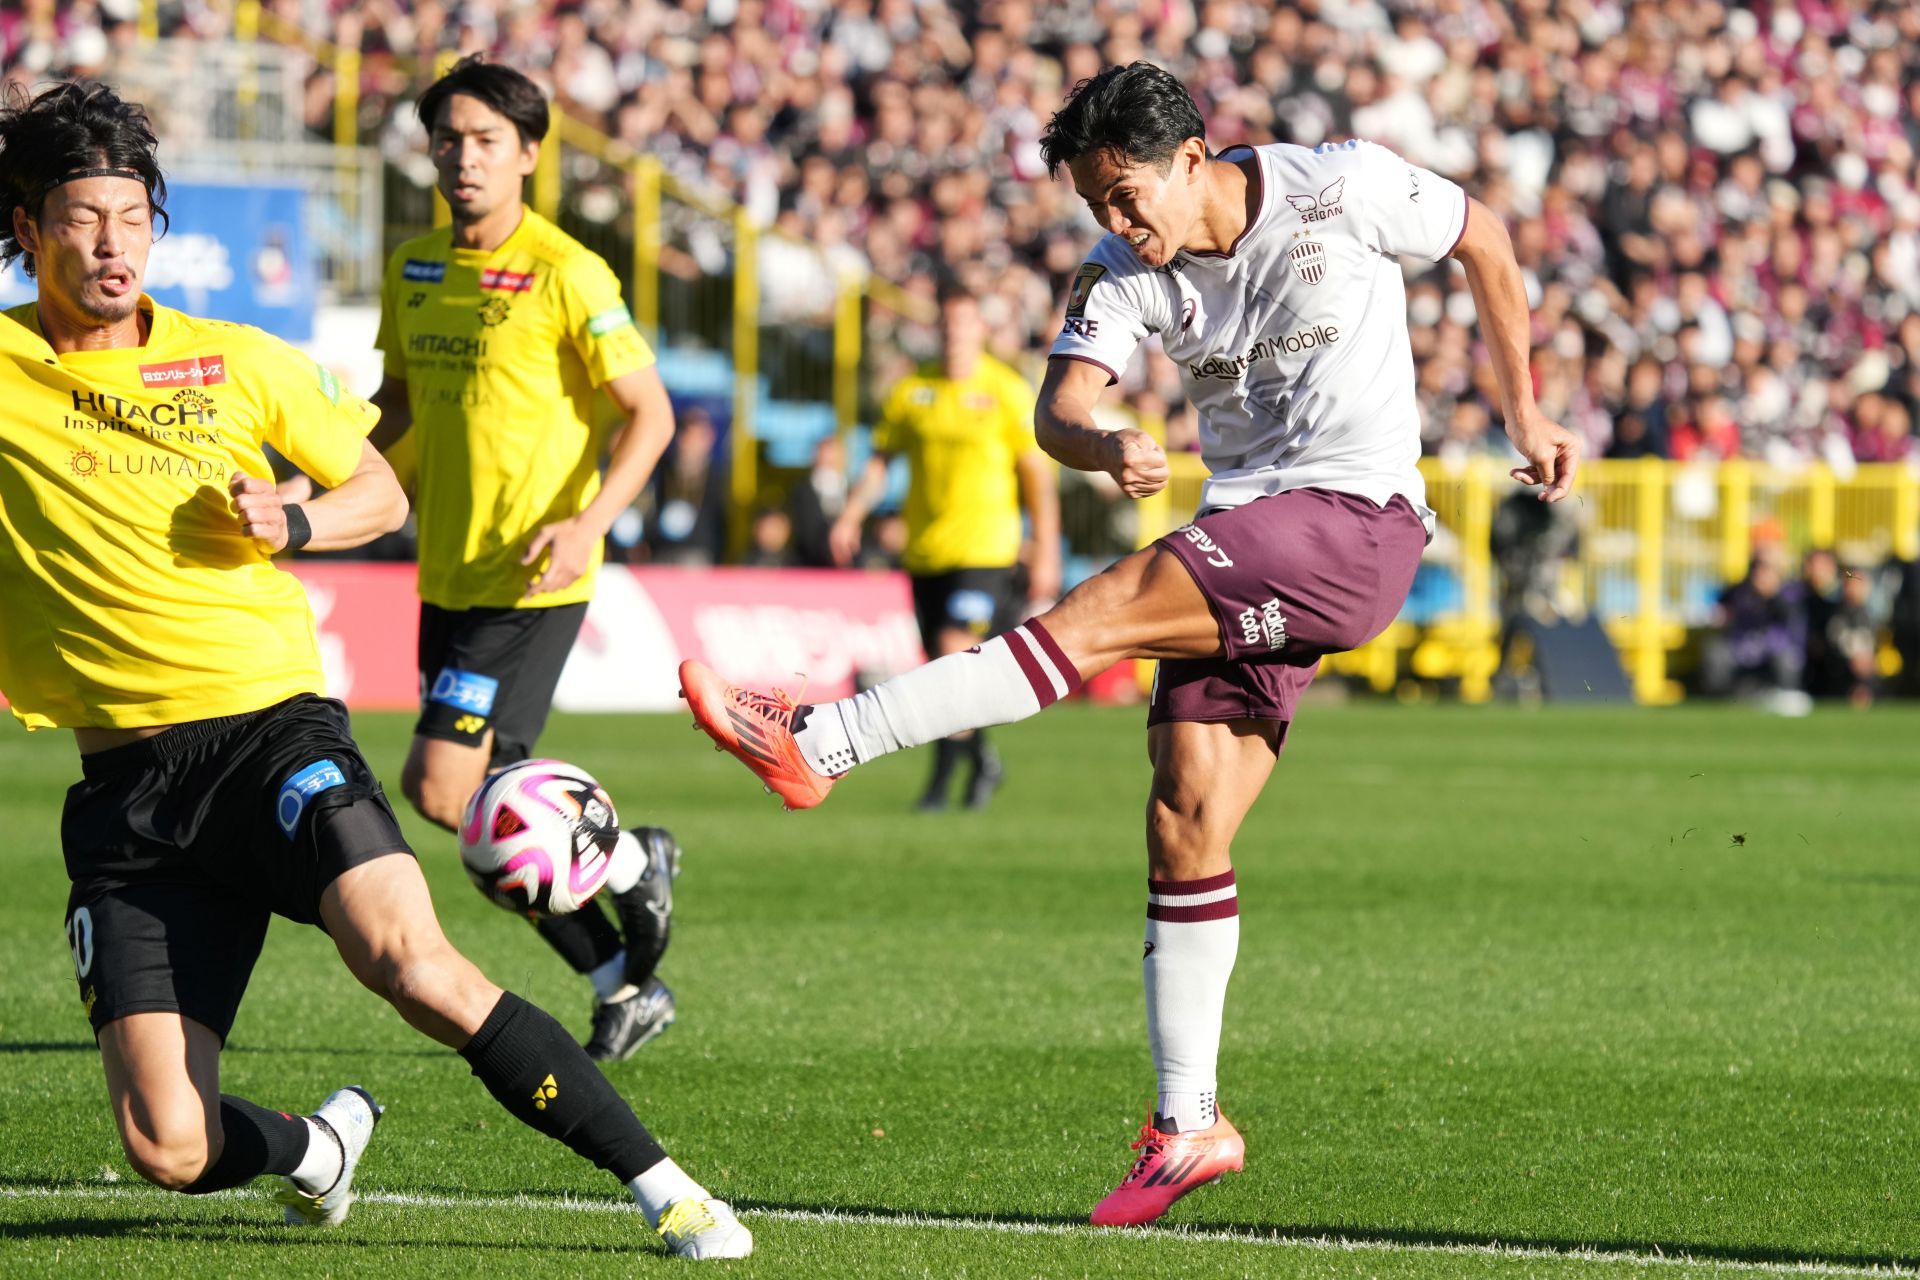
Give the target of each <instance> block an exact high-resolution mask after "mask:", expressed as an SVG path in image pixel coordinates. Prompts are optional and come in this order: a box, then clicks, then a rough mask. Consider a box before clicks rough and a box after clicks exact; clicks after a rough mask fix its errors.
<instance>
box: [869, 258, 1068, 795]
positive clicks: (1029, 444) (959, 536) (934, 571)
mask: <svg viewBox="0 0 1920 1280" xmlns="http://www.w3.org/2000/svg"><path fill="white" fill-rule="evenodd" d="M986 344H987V329H986V324H985V322H984V321H983V320H982V319H981V316H980V305H979V303H978V302H976V301H975V300H974V298H973V297H972V295H970V294H967V293H964V292H961V291H959V290H953V289H947V290H943V291H942V295H941V300H940V346H941V358H940V360H939V362H938V363H937V364H935V365H931V366H929V367H928V368H925V369H922V370H921V371H920V372H918V373H917V374H915V375H914V376H913V377H910V378H907V379H904V380H903V381H902V382H901V383H900V384H899V385H898V386H896V387H895V388H894V389H893V391H892V392H891V393H890V394H889V395H888V396H887V402H886V405H885V407H884V408H883V409H882V411H881V414H880V423H879V425H878V427H876V428H875V430H874V433H873V453H872V454H871V455H870V456H869V457H868V459H867V465H866V469H865V471H864V472H863V473H862V475H861V477H860V481H859V483H858V484H856V485H855V486H854V489H853V492H852V493H850V494H849V495H848V496H847V505H846V506H845V507H844V508H843V509H842V510H841V513H840V517H839V519H838V520H836V521H835V522H834V527H833V531H832V534H831V537H832V544H833V552H834V558H835V560H837V561H838V562H839V563H841V564H850V563H852V561H853V558H854V556H855V555H857V554H858V553H859V550H860V525H861V522H862V521H864V520H865V519H866V518H867V514H868V513H869V512H871V511H872V510H873V507H874V504H875V503H877V502H878V501H879V500H880V498H881V497H882V495H884V494H885V493H886V486H887V465H888V463H889V461H890V460H891V459H892V458H893V457H894V456H895V455H905V457H906V459H907V465H908V468H909V481H908V486H907V502H906V508H907V510H906V515H907V549H906V554H905V556H904V557H903V562H904V568H905V569H906V571H907V574H908V576H909V577H910V578H911V579H912V582H913V612H914V616H915V618H916V619H917V620H918V622H919V624H920V642H921V644H922V645H924V646H925V647H926V651H927V656H928V657H930V658H937V657H940V656H941V655H942V654H948V653H959V652H961V651H963V650H965V649H969V648H971V647H972V646H974V645H977V644H979V643H980V642H981V641H982V640H985V639H986V638H987V637H989V636H991V635H994V634H996V633H997V632H999V631H1000V630H1002V629H1003V628H1005V627H1006V626H1008V625H1009V624H1010V623H1011V622H1017V621H1018V620H1019V619H1018V618H1017V617H1012V616H1011V615H1012V614H1013V612H1014V608H1013V606H1014V604H1015V601H1014V599H1013V595H1014V568H1015V566H1016V565H1017V564H1018V563H1019V560H1020V542H1021V523H1020V513H1021V510H1022V508H1024V509H1025V511H1026V514H1027V519H1028V520H1029V521H1031V523H1032V526H1033V558H1032V562H1031V564H1029V566H1028V571H1027V585H1026V597H1027V600H1028V602H1029V603H1031V604H1035V605H1038V606H1039V607H1041V608H1044V607H1046V606H1047V605H1050V604H1052V603H1053V599H1054V597H1055V596H1057V595H1059V594H1060V507H1059V501H1058V498H1057V495H1056V493H1055V489H1054V478H1053V463H1052V462H1051V461H1050V460H1049V459H1048V458H1047V455H1046V454H1044V453H1042V452H1041V451H1040V446H1039V445H1038V444H1036V443H1035V442H1034V437H1033V388H1032V387H1030V386H1028V385H1027V381H1026V379H1024V378H1022V377H1021V376H1020V375H1019V374H1018V373H1016V372H1014V371H1013V370H1012V369H1010V368H1008V367H1007V366H1006V365H1004V364H1002V363H1001V362H1000V361H998V360H996V359H994V358H993V357H992V356H990V355H988V354H987V350H986ZM934 752H935V755H934V763H933V773H932V775H931V776H930V777H929V778H928V779H927V786H926V790H925V791H924V792H923V793H922V795H921V797H920V808H921V809H922V810H926V811H930V812H931V811H936V810H940V809H944V808H946V807H947V792H948V790H949V787H950V785H951V779H952V776H953V772H954V768H955V766H956V765H958V764H959V763H960V761H961V760H962V759H965V760H966V761H967V762H968V764H969V765H970V766H971V770H972V772H971V775H970V776H969V778H968V780H967V787H966V804H967V807H968V808H970V809H979V808H984V807H985V806H986V804H987V802H988V801H989V800H991V799H992V797H993V793H994V791H995V790H996V789H997V788H998V787H999V785H1000V781H1001V778H1002V776H1003V774H1002V766H1001V763H1000V760H999V757H998V756H997V755H996V754H995V753H994V751H993V749H992V748H991V747H990V746H988V745H987V736H986V734H985V732H983V731H981V730H974V731H972V732H969V733H961V734H956V735H955V736H953V737H951V738H942V739H940V741H938V742H937V743H935V744H934Z"/></svg>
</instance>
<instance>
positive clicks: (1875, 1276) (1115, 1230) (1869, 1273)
mask: <svg viewBox="0 0 1920 1280" xmlns="http://www.w3.org/2000/svg"><path fill="white" fill-rule="evenodd" d="M195 1198H196V1199H221V1200H224V1199H249V1198H253V1197H251V1196H249V1195H248V1193H247V1192H245V1191H221V1192H216V1193H214V1195H212V1196H199V1197H195ZM133 1199H143V1200H161V1199H167V1200H171V1199H174V1197H173V1196H172V1195H170V1194H168V1193H166V1192H162V1191H158V1190H153V1189H150V1188H147V1187H141V1186H125V1187H72V1188H63V1187H0V1200H133ZM356 1199H357V1201H358V1203H360V1204H385V1205H397V1206H400V1207H403V1208H413V1209H487V1210H500V1209H546V1210H553V1209H558V1210H561V1211H563V1212H568V1213H604V1214H631V1213H633V1212H634V1207H633V1205H632V1204H630V1203H628V1202H626V1201H621V1200H573V1199H567V1198H564V1197H559V1196H429V1195H418V1194H415V1193H413V1192H401V1191H364V1192H361V1193H360V1194H359V1195H358V1196H357V1197H356ZM740 1216H741V1217H743V1218H747V1219H755V1218H764V1219H768V1220H771V1221H774V1222H797V1223H804V1224H807V1225H812V1226H829V1225H835V1224H850V1225H854V1226H863V1227H908V1228H919V1229H922V1230H932V1231H976V1232H987V1233H993V1234H1000V1235H1015V1236H1066V1237H1074V1236H1081V1237H1084V1236H1114V1235H1124V1236H1126V1237H1127V1238H1129V1239H1133V1240H1142V1241H1145V1240H1159V1239H1176V1240H1198V1241H1203V1242H1205V1243H1209V1244H1239V1245H1254V1246H1258V1247H1261V1248H1270V1249H1300V1250H1306V1251H1309V1252H1316V1253H1413V1254H1448V1255H1453V1256H1457V1257H1474V1258H1500V1259H1509V1258H1510V1259H1514V1260H1516V1261H1528V1262H1611V1263H1619V1264H1624V1265H1627V1266H1635V1267H1645V1268H1656V1267H1693V1268H1696V1269H1699V1268H1706V1269H1710V1270H1715V1271H1727V1272H1737V1273H1740V1274H1743V1275H1777V1276H1846V1277H1864V1278H1870V1280H1887V1278H1889V1277H1920V1270H1916V1269H1915V1268H1913V1267H1905V1266H1897V1265H1888V1266H1879V1265H1866V1266H1849V1265H1845V1264H1842V1263H1837V1262H1813V1261H1809V1262H1764V1261H1749V1260H1746V1259H1741V1258H1715V1257H1700V1256H1697V1255H1694V1254H1688V1253H1648V1252H1645V1251H1642V1250H1637V1249H1550V1248H1545V1247H1543V1246H1540V1245H1520V1244H1512V1245H1509V1244H1499V1243H1491V1244H1448V1243H1445V1242H1443V1241H1418V1240H1376V1239H1367V1238H1365V1237H1356V1236H1338V1235H1317V1236H1290V1235H1285V1234H1283V1233H1281V1232H1278V1231H1271V1232H1264V1233H1256V1232H1252V1231H1248V1232H1238V1231H1219V1230H1214V1231H1208V1230H1204V1229H1199V1228H1193V1227H1168V1228H1163V1229H1161V1230H1159V1231H1152V1232H1146V1231H1127V1230H1126V1229H1124V1228H1119V1227H1093V1226H1085V1227H1082V1226H1070V1225H1067V1224H1065V1223H1054V1222H1019V1221H1013V1222H1008V1221H1002V1220H1000V1219H997V1218H937V1217H928V1216H924V1215H920V1214H914V1213H899V1214H892V1213H858V1212H845V1211H842V1210H838V1209H742V1210H740Z"/></svg>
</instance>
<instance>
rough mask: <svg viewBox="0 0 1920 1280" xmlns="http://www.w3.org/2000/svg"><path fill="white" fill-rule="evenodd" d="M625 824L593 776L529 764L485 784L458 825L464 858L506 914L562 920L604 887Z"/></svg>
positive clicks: (546, 763) (547, 763)
mask: <svg viewBox="0 0 1920 1280" xmlns="http://www.w3.org/2000/svg"><path fill="white" fill-rule="evenodd" d="M619 839H620V819H619V817H618V816H617V815H616V814H615V813H614V811H613V801H612V800H610V799H608V798H607V793H606V792H605V791H604V790H602V789H601V786H600V784H599V783H598V782H595V781H594V780H593V775H592V774H589V773H588V772H587V771H586V770H584V769H580V768H577V767H575V766H574V765H570V764H567V763H566V762H564V761H561V760H527V761H523V762H522V763H520V764H516V765H513V766H511V767H510V768H506V769H502V770H501V771H500V772H498V773H496V774H494V775H492V776H491V777H489V778H488V779H487V780H486V781H485V782H483V783H481V784H480V789H479V790H478V791H476V792H474V793H473V797H472V799H470V800H468V801H467V811H466V815H465V817H464V818H463V819H462V820H461V823H460V861H461V862H462V863H464V864H465V865H466V868H467V877H468V879H470V880H472V881H473V883H474V885H475V887H476V888H478V889H479V890H480V892H482V893H484V894H486V895H487V896H488V897H489V898H491V899H493V900H494V901H495V902H497V903H499V904H500V905H501V906H503V907H505V908H506V909H507V910H509V911H514V912H519V913H521V914H523V915H529V916H564V915H566V914H568V913H569V912H571V911H576V910H578V909H579V908H580V906H581V904H583V903H585V902H586V901H587V900H588V899H590V898H592V897H593V895H594V894H596V893H598V892H600V886H601V885H603V884H605V883H606V882H607V868H608V867H609V866H610V865H611V862H612V854H613V846H614V844H615V842H617V841H618V840H619Z"/></svg>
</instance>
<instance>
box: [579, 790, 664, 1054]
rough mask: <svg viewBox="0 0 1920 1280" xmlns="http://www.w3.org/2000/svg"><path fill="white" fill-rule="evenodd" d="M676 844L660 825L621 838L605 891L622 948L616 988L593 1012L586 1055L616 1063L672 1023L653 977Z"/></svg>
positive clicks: (660, 948) (661, 947)
mask: <svg viewBox="0 0 1920 1280" xmlns="http://www.w3.org/2000/svg"><path fill="white" fill-rule="evenodd" d="M680 857H681V853H680V842H679V841H678V840H675V839H674V838H673V833H672V832H671V831H668V830H667V829H666V828H665V827H634V828H632V829H631V830H629V831H624V832H622V833H621V835H620V842H619V844H618V845H617V846H616V847H615V848H614V852H613V865H612V867H611V868H610V869H609V870H608V872H607V893H608V895H609V896H610V897H611V898H612V900H613V908H614V913H615V914H616V915H618V916H619V917H620V931H621V933H622V934H623V935H624V936H625V941H626V946H625V949H624V950H623V951H622V953H621V975H620V976H621V985H620V988H619V989H618V990H616V991H614V992H612V993H611V994H609V995H607V996H606V997H605V998H603V999H602V1000H601V1001H600V1003H599V1005H598V1006H597V1007H596V1008H595V1009H594V1011H593V1035H592V1036H590V1037H589V1038H588V1040H587V1056H588V1057H590V1058H593V1059H594V1060H596V1061H599V1062H618V1061H621V1060H623V1059H626V1058H630V1057H632V1056H633V1054H634V1053H635V1051H637V1050H638V1049H639V1048H640V1046H642V1045H644V1044H646V1043H647V1042H648V1041H649V1040H652V1039H653V1038H654V1037H655V1036H658V1035H659V1034H660V1033H661V1032H663V1031H665V1030H666V1029H667V1028H668V1027H670V1026H672V1025H673V1020H674V1003H673V992H672V991H670V990H668V988H667V984H666V983H664V982H662V981H660V979H659V978H658V977H656V976H655V974H654V970H655V969H657V968H659V965H660V958H661V957H662V956H664V955H665V954H666V951H667V942H668V940H669V938H670V937H671V936H672V926H673V882H674V880H675V878H676V877H678V876H679V874H680Z"/></svg>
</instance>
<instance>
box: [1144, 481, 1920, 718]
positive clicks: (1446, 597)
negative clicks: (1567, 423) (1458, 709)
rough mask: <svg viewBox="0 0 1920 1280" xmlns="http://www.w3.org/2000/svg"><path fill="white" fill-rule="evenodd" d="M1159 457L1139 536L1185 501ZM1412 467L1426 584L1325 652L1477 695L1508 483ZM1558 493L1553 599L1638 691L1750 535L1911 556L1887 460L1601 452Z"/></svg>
mask: <svg viewBox="0 0 1920 1280" xmlns="http://www.w3.org/2000/svg"><path fill="white" fill-rule="evenodd" d="M1172 463H1173V479H1172V482H1171V483H1170V484H1169V485H1168V487H1167V497H1166V499H1165V500H1164V501H1163V502H1157V503H1156V504H1155V505H1154V506H1153V507H1148V506H1147V505H1146V504H1142V509H1141V515H1142V519H1141V523H1140V538H1141V541H1142V543H1143V544H1144V543H1145V542H1147V541H1149V540H1151V539H1153V538H1155V537H1158V536H1159V535H1160V534H1162V533H1164V532H1166V531H1167V530H1168V529H1169V528H1171V527H1172V526H1173V525H1174V524H1175V523H1176V522H1178V521H1180V520H1183V519H1185V518H1186V515H1187V513H1189V512H1191V511H1193V510H1194V508H1195V506H1196V505H1197V503H1198V501H1199V496H1200V484H1201V482H1202V481H1203V480H1204V479H1205V478H1206V469H1205V467H1204V466H1203V465H1202V464H1201V462H1200V459H1199V458H1198V457H1197V456H1195V455H1193V454H1178V455H1175V457H1174V458H1173V459H1172ZM1420 469H1421V472H1422V474H1423V475H1424V476H1425V478H1426V483H1427V504H1428V505H1429V506H1431V507H1432V508H1433V509H1434V511H1435V513H1436V515H1437V517H1438V524H1439V532H1438V534H1437V535H1436V536H1435V538H1434V540H1433V543H1432V544H1431V545H1430V546H1429V547H1428V549H1427V556H1426V559H1425V562H1424V564H1423V569H1422V572H1423V575H1426V576H1427V577H1428V579H1429V582H1430V583H1431V584H1437V589H1435V590H1431V591H1427V592H1423V591H1422V590H1421V589H1420V588H1419V587H1416V592H1415V594H1416V597H1420V598H1422V599H1423V600H1424V601H1425V603H1423V604H1422V605H1421V606H1420V607H1419V608H1417V609H1416V608H1410V609H1409V611H1408V614H1407V615H1403V618H1402V620H1401V621H1400V622H1397V623H1395V624H1394V625H1393V626H1392V627H1390V628H1388V630H1387V631H1386V633H1384V634H1383V635H1382V636H1380V637H1379V638H1378V639H1376V640H1374V641H1373V642H1372V643H1370V644H1369V645H1367V646H1366V647H1365V648H1364V649H1361V650H1357V651H1355V652H1354V653H1351V654H1338V655H1335V656H1334V657H1333V658H1330V659H1329V660H1328V661H1329V662H1330V663H1331V664H1332V666H1333V667H1334V668H1335V669H1336V670H1339V671H1341V672H1342V673H1343V674H1348V675H1354V676H1358V677H1363V678H1365V679H1367V680H1368V681H1369V682H1370V683H1372V684H1373V685H1374V686H1375V687H1376V688H1378V689H1379V690H1380V691H1382V692H1390V691H1391V690H1393V689H1394V687H1395V686H1396V684H1398V683H1399V682H1400V681H1402V680H1403V679H1405V678H1406V677H1409V676H1411V677H1413V678H1415V679H1420V680H1429V679H1432V680H1438V679H1449V680H1454V681H1457V682H1458V686H1459V690H1460V696H1461V697H1462V698H1463V699H1465V700H1468V701H1482V700H1485V699H1486V698H1488V697H1489V696H1491V693H1492V688H1491V684H1492V677H1493V673H1494V671H1495V670H1496V669H1497V668H1498V666H1499V659H1500V654H1499V640H1500V619H1499V606H1498V589H1499V583H1498V574H1497V572H1496V569H1495V566H1494V558H1493V549H1492V539H1491V533H1492V528H1493V519H1494V513H1495V511H1496V509H1497V508H1498V506H1499V503H1500V502H1501V501H1502V500H1503V499H1504V498H1506V497H1507V496H1508V495H1509V494H1511V493H1512V492H1513V491H1514V488H1515V486H1514V484H1513V482H1512V481H1511V480H1509V479H1508V478H1507V476H1506V464H1505V463H1503V462H1500V461H1497V460H1494V459H1482V460H1477V461H1475V462H1473V463H1470V464H1467V465H1465V466H1457V467H1451V466H1447V465H1445V464H1443V463H1441V462H1440V461H1439V460H1438V459H1435V458H1427V459H1423V460H1422V462H1421V466H1420ZM1568 504H1569V505H1568V507H1567V508H1566V509H1567V510H1568V511H1569V512H1571V517H1572V518H1573V519H1574V520H1575V521H1577V523H1578V528H1579V534H1580V538H1579V549H1578V551H1577V552H1576V553H1575V555H1574V557H1573V559H1572V561H1571V563H1569V564H1568V565H1567V566H1566V567H1565V569H1564V571H1563V578H1564V581H1563V588H1564V589H1563V591H1562V593H1561V594H1562V600H1563V603H1564V604H1565V605H1566V606H1567V607H1568V609H1569V611H1570V612H1573V613H1576V614H1584V615H1586V616H1593V617H1597V618H1598V619H1599V620H1600V622H1601V623H1602V625H1603V626H1605V628H1606V630H1607V633H1608V635H1609V636H1610V637H1611V638H1612V640H1613V643H1614V645H1615V647H1616V648H1617V649H1618V650H1619V651H1620V656H1621V660H1622V664H1623V667H1624V669H1625V673H1626V676H1627V680H1628V682H1629V684H1630V685H1631V687H1632V689H1633V693H1634V697H1635V699H1636V700H1638V701H1640V702H1642V703H1649V704H1660V703H1667V702H1672V701H1674V700H1675V699H1677V698H1678V697H1679V685H1678V683H1677V682H1676V681H1675V680H1674V678H1673V672H1674V665H1675V658H1676V656H1677V655H1678V654H1679V653H1680V652H1681V651H1682V650H1683V649H1684V648H1685V647H1686V645H1687V642H1688V632H1689V629H1690V628H1694V627H1698V626H1701V625H1703V624H1704V623H1706V622H1707V620H1708V619H1709V617H1710V615H1711V610H1712V606H1713V602H1714V600H1715V598H1716V597H1717V595H1718V594H1719V592H1720V591H1721V590H1722V589H1723V588H1724V587H1726V586H1727V585H1728V584H1730V583H1733V582H1737V581H1739V580H1740V579H1741V578H1742V577H1744V576H1745V575H1746V572H1747V569H1748V565H1749V562H1750V561H1751V559H1752V556H1753V549H1754V547H1755V545H1756V544H1757V543H1758V542H1761V541H1774V542H1777V543H1779V544H1780V545H1782V546H1783V547H1784V548H1785V549H1786V550H1787V552H1788V553H1789V554H1790V555H1791V556H1794V557H1798V556H1800V555H1802V554H1804V553H1805V552H1806V551H1808V550H1810V549H1813V548H1816V547H1825V548H1831V549H1833V550H1835V551H1836V552H1838V554H1839V555H1840V557H1841V559H1842V560H1845V561H1849V562H1853V563H1858V564H1863V565H1874V564H1878V563H1880V562H1881V561H1883V560H1885V559H1886V558H1887V557H1889V556H1893V557H1898V558H1899V559H1902V560H1913V559H1916V558H1920V472H1916V471H1914V470H1913V469H1912V468H1909V467H1905V466H1899V465H1894V464H1880V465H1869V466H1862V467H1860V468H1858V469H1857V470H1856V471H1855V472H1854V473H1853V474H1852V475H1850V476H1846V477H1840V476H1836V475H1835V474H1834V473H1833V472H1832V471H1831V470H1829V469H1827V468H1826V467H1824V466H1819V467H1812V468H1808V469H1805V470H1799V471H1792V472H1788V471H1782V470H1779V469H1776V468H1772V467H1768V466H1765V465H1762V464H1760V463H1756V462H1748V461H1738V462H1732V463H1723V464H1720V465H1718V466H1711V465H1709V466H1699V465H1693V464H1685V463H1674V462H1665V461H1662V460H1660V459H1658V458H1647V459H1635V460H1631V461H1623V460H1610V459H1603V460H1598V461H1593V462H1589V463H1587V464H1586V465H1585V466H1584V467H1583V468H1582V470H1581V472H1580V479H1579V483H1578V485H1577V487H1576V488H1575V490H1574V493H1573V496H1572V497H1571V498H1569V499H1568ZM1436 599H1437V600H1440V601H1442V602H1443V603H1442V604H1441V605H1440V606H1439V607H1436V606H1435V605H1434V603H1433V602H1434V601H1435V600H1436Z"/></svg>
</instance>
